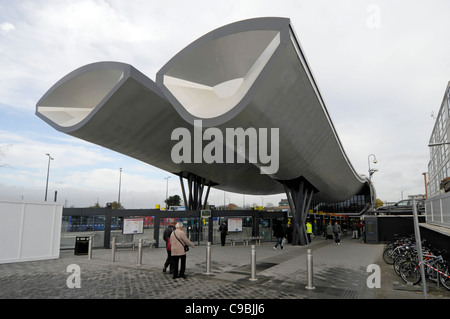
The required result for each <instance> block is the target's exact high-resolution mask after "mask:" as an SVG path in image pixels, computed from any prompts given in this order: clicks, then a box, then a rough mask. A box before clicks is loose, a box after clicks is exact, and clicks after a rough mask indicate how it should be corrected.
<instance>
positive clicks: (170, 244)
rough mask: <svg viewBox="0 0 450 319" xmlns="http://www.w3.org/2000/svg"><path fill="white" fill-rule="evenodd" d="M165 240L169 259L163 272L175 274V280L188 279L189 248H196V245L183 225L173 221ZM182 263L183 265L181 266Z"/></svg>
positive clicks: (165, 233)
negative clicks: (187, 258) (187, 253)
mask: <svg viewBox="0 0 450 319" xmlns="http://www.w3.org/2000/svg"><path fill="white" fill-rule="evenodd" d="M163 239H164V240H165V241H166V250H167V259H166V261H165V263H164V268H163V272H166V271H167V268H168V267H169V273H170V274H173V279H176V278H184V279H186V275H185V270H186V251H187V250H188V248H186V247H188V246H191V247H194V244H193V243H192V242H191V241H190V240H189V238H188V237H187V236H186V233H185V232H184V231H183V223H182V222H175V220H173V219H172V220H171V221H170V224H169V226H167V228H166V229H165V230H164V235H163ZM180 261H181V265H180Z"/></svg>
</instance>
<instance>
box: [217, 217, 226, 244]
mask: <svg viewBox="0 0 450 319" xmlns="http://www.w3.org/2000/svg"><path fill="white" fill-rule="evenodd" d="M219 231H220V242H221V244H222V246H225V239H226V237H227V232H228V227H227V223H225V221H223V222H222V225H220V227H219Z"/></svg>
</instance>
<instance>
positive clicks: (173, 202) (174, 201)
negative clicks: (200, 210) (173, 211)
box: [164, 195, 181, 207]
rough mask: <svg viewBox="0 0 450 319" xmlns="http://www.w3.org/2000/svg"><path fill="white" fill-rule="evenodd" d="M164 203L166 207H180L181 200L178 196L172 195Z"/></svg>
mask: <svg viewBox="0 0 450 319" xmlns="http://www.w3.org/2000/svg"><path fill="white" fill-rule="evenodd" d="M164 202H165V203H166V205H167V207H170V206H180V203H181V198H180V196H178V195H173V196H169V198H167V199H166V200H165V201H164Z"/></svg>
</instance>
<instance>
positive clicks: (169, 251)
mask: <svg viewBox="0 0 450 319" xmlns="http://www.w3.org/2000/svg"><path fill="white" fill-rule="evenodd" d="M174 230H175V220H174V219H171V220H170V224H169V226H167V228H166V229H165V230H164V234H163V239H164V240H165V241H166V251H167V259H166V262H165V263H164V268H163V272H166V269H167V267H168V266H169V265H170V271H169V273H170V274H171V273H173V267H172V263H171V258H172V256H171V255H172V245H171V243H170V235H172V232H173V231H174Z"/></svg>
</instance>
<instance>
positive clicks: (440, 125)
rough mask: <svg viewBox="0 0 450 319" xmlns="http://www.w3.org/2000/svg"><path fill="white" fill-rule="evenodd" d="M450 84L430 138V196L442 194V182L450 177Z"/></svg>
mask: <svg viewBox="0 0 450 319" xmlns="http://www.w3.org/2000/svg"><path fill="white" fill-rule="evenodd" d="M449 117H450V82H449V83H448V84H447V88H446V90H445V94H444V98H443V99H442V104H441V108H440V109H439V113H438V115H437V116H436V123H435V124H434V128H433V131H432V134H431V137H430V141H429V145H430V161H429V163H428V196H429V197H434V196H437V195H439V194H440V193H441V186H440V185H441V182H442V181H443V180H444V178H446V177H450V156H449V147H450V140H449V133H450V121H449Z"/></svg>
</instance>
